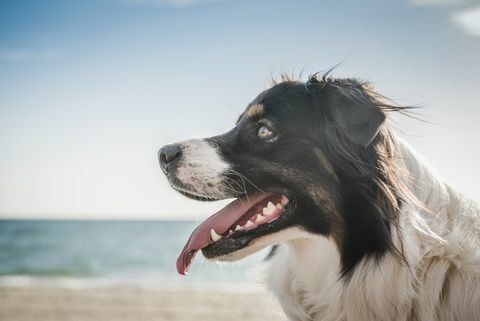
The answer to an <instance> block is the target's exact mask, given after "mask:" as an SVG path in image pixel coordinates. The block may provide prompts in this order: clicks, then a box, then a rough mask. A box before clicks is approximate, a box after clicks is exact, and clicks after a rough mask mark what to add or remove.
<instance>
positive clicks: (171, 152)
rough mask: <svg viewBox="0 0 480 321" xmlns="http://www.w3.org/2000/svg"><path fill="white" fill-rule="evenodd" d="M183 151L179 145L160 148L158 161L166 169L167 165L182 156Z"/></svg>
mask: <svg viewBox="0 0 480 321" xmlns="http://www.w3.org/2000/svg"><path fill="white" fill-rule="evenodd" d="M180 154H181V151H180V148H179V147H178V146H177V145H166V146H163V147H162V148H160V150H159V151H158V161H159V162H160V166H161V167H162V168H163V169H164V170H166V169H167V165H168V164H170V163H171V162H173V161H174V160H175V159H176V158H178V156H180Z"/></svg>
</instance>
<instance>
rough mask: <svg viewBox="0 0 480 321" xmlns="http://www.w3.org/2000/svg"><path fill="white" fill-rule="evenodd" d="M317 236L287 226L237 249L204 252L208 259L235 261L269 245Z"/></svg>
mask: <svg viewBox="0 0 480 321" xmlns="http://www.w3.org/2000/svg"><path fill="white" fill-rule="evenodd" d="M315 237H316V236H315V235H314V234H311V233H308V232H305V231H304V230H302V229H300V228H298V227H287V228H285V229H283V230H280V231H278V232H274V233H271V234H267V235H263V236H259V237H257V238H254V239H252V240H251V241H250V242H249V243H248V245H246V246H245V247H243V248H242V249H239V250H237V251H234V252H231V253H228V254H225V255H220V256H210V255H208V252H204V256H205V257H206V258H207V259H208V260H212V261H222V262H233V261H237V260H240V259H242V258H244V257H247V256H249V255H251V254H253V253H255V252H258V251H260V250H262V249H264V248H266V247H268V246H272V245H276V244H282V243H287V242H290V241H293V240H302V239H311V238H315ZM205 254H207V255H205Z"/></svg>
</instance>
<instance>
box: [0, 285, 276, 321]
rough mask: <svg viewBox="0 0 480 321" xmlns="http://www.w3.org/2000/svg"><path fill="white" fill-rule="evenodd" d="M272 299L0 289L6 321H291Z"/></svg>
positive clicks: (0, 314) (132, 290)
mask: <svg viewBox="0 0 480 321" xmlns="http://www.w3.org/2000/svg"><path fill="white" fill-rule="evenodd" d="M280 311H281V309H280V308H279V306H278V304H277V303H276V302H275V300H274V299H273V297H272V295H271V294H268V293H265V292H245V293H236V292H230V291H229V292H225V291H224V292H207V291H199V290H180V289H168V290H160V289H142V288H136V287H118V286H116V287H106V288H87V289H65V288H56V287H35V288H25V287H0V320H2V321H59V320H62V321H63V320H68V321H77V320H78V321H79V320H82V321H127V320H132V321H133V320H135V321H147V320H148V321H153V320H155V321H163V320H169V321H170V320H171V321H177V320H178V321H202V320H209V321H210V320H212V321H213V320H215V321H216V320H225V321H228V320H232V321H240V320H242V321H247V320H248V321H269V320H285V318H284V317H283V315H282V313H281V312H280Z"/></svg>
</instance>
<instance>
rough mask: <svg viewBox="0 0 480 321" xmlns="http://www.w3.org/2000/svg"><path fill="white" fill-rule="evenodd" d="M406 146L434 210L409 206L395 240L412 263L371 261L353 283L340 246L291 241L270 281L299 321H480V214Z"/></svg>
mask: <svg viewBox="0 0 480 321" xmlns="http://www.w3.org/2000/svg"><path fill="white" fill-rule="evenodd" d="M398 144H399V146H400V153H401V158H402V160H403V161H402V163H403V164H402V165H403V166H405V168H406V169H408V172H409V173H410V175H405V177H403V179H404V180H405V183H406V184H407V185H408V187H409V189H410V190H411V191H412V193H413V194H414V195H415V197H416V198H417V199H418V200H419V201H421V202H422V203H423V204H424V205H425V207H426V208H428V210H426V209H422V208H419V207H418V205H416V204H410V203H408V202H406V203H404V206H403V208H402V210H401V213H400V215H399V223H398V226H399V230H400V231H401V233H394V236H393V240H394V243H395V245H396V246H397V247H398V248H401V249H402V253H403V256H404V257H403V258H400V257H398V256H396V255H394V254H392V253H388V254H385V255H384V256H383V257H382V258H380V259H379V260H378V261H377V260H376V259H375V258H364V259H363V260H362V261H361V262H360V263H359V264H358V265H357V266H356V268H355V269H354V271H353V272H352V274H351V277H350V278H348V279H345V278H339V273H340V271H341V265H340V253H339V252H338V248H337V247H336V246H335V243H334V241H333V240H331V239H329V238H326V237H323V236H313V235H312V236H310V237H301V238H297V239H295V240H291V241H287V242H284V243H283V244H281V245H279V246H278V248H277V249H276V253H275V255H274V256H273V257H272V258H271V260H270V261H269V262H268V266H267V267H265V269H266V272H267V273H265V278H266V282H267V285H268V286H269V287H270V289H271V290H272V291H273V292H274V293H275V294H276V296H277V298H278V300H279V301H280V302H281V304H282V307H283V309H284V311H285V313H286V315H287V316H288V317H289V318H290V319H291V320H298V321H307V320H308V321H310V320H312V321H313V320H315V321H320V320H322V321H334V320H335V321H346V320H356V321H367V320H370V321H373V320H379V321H380V320H382V321H385V320H398V321H401V320H405V321H406V320H409V321H453V320H458V321H460V320H472V321H473V320H480V287H479V285H480V214H479V213H480V210H479V208H478V206H477V205H476V204H474V203H473V202H472V201H470V200H468V199H466V198H465V197H463V196H462V195H461V194H460V193H458V192H457V191H455V190H454V189H452V188H451V187H450V186H449V185H448V184H446V183H445V182H443V181H442V180H441V179H440V178H438V176H437V175H436V174H435V173H434V172H433V171H432V170H431V169H430V166H429V165H428V164H427V163H426V162H425V161H423V160H422V159H421V157H420V156H419V155H418V154H417V153H416V152H415V151H414V150H413V148H412V147H410V146H408V145H407V144H406V143H405V142H403V141H398Z"/></svg>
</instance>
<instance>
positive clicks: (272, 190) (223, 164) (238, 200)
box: [159, 77, 397, 274]
mask: <svg viewBox="0 0 480 321" xmlns="http://www.w3.org/2000/svg"><path fill="white" fill-rule="evenodd" d="M385 106H386V105H385V104H380V103H379V100H378V96H376V95H375V94H374V93H373V91H371V90H370V89H369V87H368V86H366V84H365V83H362V82H359V81H356V80H353V79H333V80H332V79H322V78H321V79H318V78H317V77H311V78H310V79H309V81H307V82H306V83H305V82H297V81H284V82H281V83H277V84H275V85H273V86H272V87H271V88H270V89H268V90H265V91H264V92H262V93H260V95H258V96H257V97H256V98H255V99H254V100H253V101H252V102H251V103H250V104H249V105H248V106H247V108H246V110H245V111H244V112H243V113H242V114H241V115H240V117H239V118H238V121H237V123H236V125H235V126H234V127H233V129H231V130H230V131H229V132H227V133H225V134H222V135H219V136H214V137H210V138H205V139H196V140H189V141H185V142H181V143H178V144H172V145H167V146H164V147H163V148H162V149H161V150H160V151H159V160H160V164H161V167H162V169H163V171H164V173H165V174H166V176H167V177H168V180H169V182H170V184H171V185H172V187H173V188H174V189H175V190H177V191H178V192H180V193H182V194H183V195H185V196H187V197H190V198H193V199H197V200H204V201H214V200H220V199H227V198H234V200H233V201H232V202H231V203H230V204H229V205H227V206H226V207H225V208H223V209H222V210H220V211H219V212H217V213H216V214H214V215H212V216H211V217H209V218H208V219H207V220H205V221H204V222H203V223H202V224H201V225H200V226H198V227H197V229H196V230H195V231H194V232H193V233H192V235H191V236H190V239H189V240H188V242H187V244H186V245H185V247H184V249H183V251H182V253H181V254H180V257H179V259H178V261H177V269H178V271H179V273H181V274H185V273H186V272H187V269H188V267H189V265H190V264H191V262H192V259H193V257H194V255H195V253H196V252H197V251H198V250H202V252H203V254H204V256H205V257H207V258H209V259H216V260H236V259H239V258H242V257H244V256H246V255H249V254H251V253H253V252H255V251H258V250H260V249H261V248H264V247H266V246H269V245H273V244H277V243H279V242H284V241H288V240H291V239H294V238H299V237H308V235H311V234H321V235H324V236H329V237H332V238H333V239H334V240H335V241H336V242H337V244H338V246H339V248H341V250H342V251H343V252H345V253H346V254H345V255H344V254H343V253H342V260H343V263H344V265H345V266H344V269H348V268H349V266H351V265H354V264H355V260H358V259H359V258H360V257H361V256H362V255H364V254H365V253H369V252H374V251H376V250H381V249H380V247H382V248H383V247H385V248H387V247H388V246H389V244H387V243H390V241H389V240H390V238H389V236H390V234H389V224H388V220H389V219H390V218H388V217H385V213H384V211H383V210H384V207H385V206H393V207H396V206H397V204H396V203H395V202H396V201H397V198H396V196H395V195H383V194H389V193H390V194H392V191H391V190H390V186H388V179H385V177H386V176H388V174H387V173H382V171H384V170H385V168H384V166H385V164H384V163H385V159H384V158H382V157H383V156H382V155H383V154H384V153H386V154H388V153H390V149H389V146H388V144H385V142H386V137H387V136H388V135H389V134H388V131H384V130H383V129H382V127H383V124H384V120H385V110H386V108H385ZM385 157H387V156H385ZM387 178H388V177H387ZM384 183H385V184H384ZM382 184H383V185H382ZM384 185H387V186H384ZM379 191H383V192H384V193H383V194H382V193H380V194H381V195H379ZM381 197H385V198H386V199H390V201H391V202H388V200H380V199H378V198H381ZM373 203H375V204H373ZM392 204H393V205H392ZM382 206H383V207H382ZM374 207H376V208H377V209H376V210H375V208H374ZM372 208H374V209H373V210H372ZM392 210H393V209H392ZM380 212H382V213H380ZM387 213H388V211H387ZM387 216H388V214H387ZM357 225H363V226H362V227H360V226H357ZM369 228H371V229H373V230H374V231H371V230H369ZM361 233H372V235H362V236H361V239H362V241H361V242H360V244H358V242H359V241H358V240H357V239H356V237H358V236H359V234H361ZM373 234H375V235H373ZM378 238H380V241H381V242H380V243H382V244H383V245H382V244H379V240H378ZM377 247H378V249H377ZM357 252H358V253H357ZM364 252H365V253H364ZM351 257H354V258H351ZM350 261H351V262H350Z"/></svg>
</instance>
